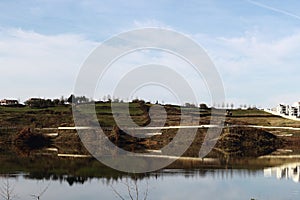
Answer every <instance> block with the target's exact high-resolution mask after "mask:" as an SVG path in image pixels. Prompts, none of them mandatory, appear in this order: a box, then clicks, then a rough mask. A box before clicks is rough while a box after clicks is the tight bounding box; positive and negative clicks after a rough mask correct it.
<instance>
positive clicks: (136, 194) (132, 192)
mask: <svg viewBox="0 0 300 200" xmlns="http://www.w3.org/2000/svg"><path fill="white" fill-rule="evenodd" d="M122 184H123V185H124V186H125V188H126V189H127V192H128V196H129V198H130V200H147V198H148V192H149V189H148V188H149V187H148V182H146V189H145V191H144V192H143V193H142V194H141V191H140V189H139V187H138V180H137V178H134V179H133V180H131V181H128V179H126V181H125V182H124V181H122ZM111 188H112V190H113V192H114V193H115V195H116V196H117V197H118V198H119V199H121V200H127V198H125V197H124V195H122V194H121V193H120V192H118V191H117V190H116V189H115V188H114V187H113V186H112V185H111Z"/></svg>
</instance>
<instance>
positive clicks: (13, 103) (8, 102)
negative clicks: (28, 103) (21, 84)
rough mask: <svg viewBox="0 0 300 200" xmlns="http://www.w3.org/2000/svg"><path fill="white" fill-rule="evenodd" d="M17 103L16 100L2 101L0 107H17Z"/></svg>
mask: <svg viewBox="0 0 300 200" xmlns="http://www.w3.org/2000/svg"><path fill="white" fill-rule="evenodd" d="M17 104H19V102H18V101H17V100H10V99H3V100H0V105H2V106H9V105H17Z"/></svg>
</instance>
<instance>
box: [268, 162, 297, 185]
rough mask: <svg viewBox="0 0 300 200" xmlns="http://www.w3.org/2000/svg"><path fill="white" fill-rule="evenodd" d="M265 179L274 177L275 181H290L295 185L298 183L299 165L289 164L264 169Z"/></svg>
mask: <svg viewBox="0 0 300 200" xmlns="http://www.w3.org/2000/svg"><path fill="white" fill-rule="evenodd" d="M264 175H265V177H276V178H277V179H287V180H289V179H291V180H293V181H294V182H296V183H299V182H300V163H299V162H298V163H290V164H285V165H281V166H279V167H271V168H266V169H264Z"/></svg>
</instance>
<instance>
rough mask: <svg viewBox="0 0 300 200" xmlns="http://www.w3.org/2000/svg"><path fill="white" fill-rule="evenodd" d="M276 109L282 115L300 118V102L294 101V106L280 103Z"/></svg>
mask: <svg viewBox="0 0 300 200" xmlns="http://www.w3.org/2000/svg"><path fill="white" fill-rule="evenodd" d="M274 110H275V112H276V113H278V114H280V115H285V116H290V117H298V118H300V102H297V103H294V104H293V105H292V106H290V105H284V104H279V105H278V106H277V107H276V109H274Z"/></svg>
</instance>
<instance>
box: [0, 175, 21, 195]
mask: <svg viewBox="0 0 300 200" xmlns="http://www.w3.org/2000/svg"><path fill="white" fill-rule="evenodd" d="M0 196H1V197H2V198H3V199H4V200H13V199H16V198H17V195H15V194H14V187H13V186H12V185H11V184H10V183H9V181H8V179H6V181H5V182H4V183H3V184H2V187H1V188H0Z"/></svg>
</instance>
